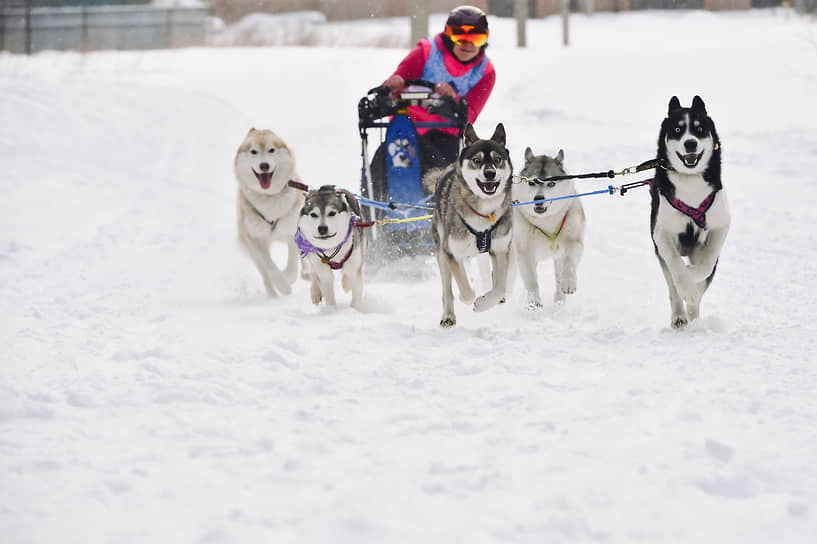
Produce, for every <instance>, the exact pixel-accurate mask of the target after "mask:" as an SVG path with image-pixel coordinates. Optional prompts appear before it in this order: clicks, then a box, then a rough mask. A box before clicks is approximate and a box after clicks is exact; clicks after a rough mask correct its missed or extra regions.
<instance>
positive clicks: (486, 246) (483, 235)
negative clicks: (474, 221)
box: [457, 206, 505, 253]
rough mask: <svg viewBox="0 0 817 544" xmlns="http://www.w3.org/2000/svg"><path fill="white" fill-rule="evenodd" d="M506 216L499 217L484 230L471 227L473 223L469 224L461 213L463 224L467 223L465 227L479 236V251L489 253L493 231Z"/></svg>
mask: <svg viewBox="0 0 817 544" xmlns="http://www.w3.org/2000/svg"><path fill="white" fill-rule="evenodd" d="M469 208H470V206H469ZM457 215H459V214H457ZM480 215H481V214H480ZM504 217H505V216H504V215H503V216H502V217H500V218H499V219H497V220H496V222H495V223H494V224H493V225H491V227H490V228H489V229H488V230H483V231H478V230H474V229H473V228H472V227H471V225H469V224H468V223H467V222H466V221H465V219H463V218H462V216H461V215H460V220H461V221H462V224H463V225H465V228H466V229H468V232H470V233H471V234H473V235H474V236H476V238H477V251H479V252H480V253H488V252H489V251H491V233H493V232H494V230H496V228H497V227H498V226H499V224H500V223H501V222H502V219H503V218H504Z"/></svg>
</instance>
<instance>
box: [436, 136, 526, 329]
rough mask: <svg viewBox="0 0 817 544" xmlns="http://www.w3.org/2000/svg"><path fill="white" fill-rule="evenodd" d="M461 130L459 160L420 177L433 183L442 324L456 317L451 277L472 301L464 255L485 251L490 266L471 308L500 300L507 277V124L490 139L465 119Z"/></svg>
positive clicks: (509, 168)
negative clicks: (487, 283)
mask: <svg viewBox="0 0 817 544" xmlns="http://www.w3.org/2000/svg"><path fill="white" fill-rule="evenodd" d="M464 135H465V147H464V148H463V149H462V151H461V152H460V156H459V159H458V160H457V162H455V163H453V164H451V165H450V166H448V167H446V168H445V169H442V170H432V171H431V172H429V173H428V174H427V175H426V179H425V180H424V184H425V185H426V187H428V188H431V187H435V189H434V199H435V202H436V206H435V208H434V214H433V216H432V219H431V233H432V237H433V238H434V245H435V247H436V252H437V263H438V264H439V267H440V279H441V280H442V290H443V296H442V298H443V313H442V318H441V319H440V326H441V327H451V326H452V325H454V324H456V322H457V318H456V316H455V315H454V293H453V290H452V281H451V280H452V277H453V279H455V280H456V281H457V287H458V288H459V295H460V300H462V301H463V302H465V303H470V302H471V301H472V300H474V296H475V294H474V290H473V289H472V288H471V284H470V282H469V281H468V276H467V274H466V270H465V267H464V264H465V262H464V261H465V259H466V258H467V257H473V256H477V255H479V254H480V253H488V254H489V255H490V256H491V263H492V268H493V271H492V280H493V281H492V286H491V290H490V291H488V292H487V293H485V294H484V295H482V296H480V297H477V298H476V300H474V311H477V312H482V311H485V310H487V309H489V308H492V307H493V306H495V305H496V304H497V303H499V302H502V301H504V298H505V290H506V287H507V279H508V264H509V263H508V258H509V250H510V246H511V191H510V185H511V179H512V175H513V166H512V165H511V159H510V156H509V154H508V150H507V149H506V148H505V128H504V127H503V126H502V124H501V123H500V124H499V125H497V127H496V130H495V131H494V134H493V136H491V139H490V140H480V139H479V138H478V137H477V134H476V132H474V127H472V126H471V125H470V124H468V125H466V127H465V132H464Z"/></svg>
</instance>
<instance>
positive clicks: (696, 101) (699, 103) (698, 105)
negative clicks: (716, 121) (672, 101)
mask: <svg viewBox="0 0 817 544" xmlns="http://www.w3.org/2000/svg"><path fill="white" fill-rule="evenodd" d="M692 109H693V110H697V111H699V112H701V113H704V114H705V113H706V106H705V105H704V101H703V99H702V98H701V97H700V96H698V95H697V94H696V95H695V98H693V99H692Z"/></svg>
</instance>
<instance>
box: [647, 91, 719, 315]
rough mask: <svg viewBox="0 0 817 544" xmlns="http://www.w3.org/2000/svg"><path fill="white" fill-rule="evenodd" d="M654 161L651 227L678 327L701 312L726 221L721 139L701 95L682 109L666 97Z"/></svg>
mask: <svg viewBox="0 0 817 544" xmlns="http://www.w3.org/2000/svg"><path fill="white" fill-rule="evenodd" d="M658 160H659V161H660V162H661V164H662V165H663V166H664V168H658V169H657V170H656V175H655V179H654V180H653V182H652V185H651V191H650V192H651V216H650V228H651V232H652V240H653V243H654V245H655V254H656V256H657V257H658V262H659V263H660V264H661V270H662V271H663V272H664V278H665V279H666V280H667V287H668V288H669V298H670V306H671V309H672V316H671V318H670V325H671V326H672V327H673V328H680V327H683V326H684V325H686V324H687V322H688V321H690V320H693V319H696V318H697V317H698V315H699V313H700V304H701V298H702V297H703V294H704V292H705V291H706V289H707V288H708V287H709V284H710V283H711V282H712V279H713V278H714V276H715V268H716V266H717V264H718V259H719V257H720V253H721V249H722V248H723V243H724V240H725V239H726V234H727V232H728V231H729V223H730V215H729V203H728V202H727V200H726V192H725V191H724V189H723V184H722V183H721V150H720V139H719V138H718V134H717V132H716V131H715V124H714V122H713V121H712V119H711V118H710V117H709V115H708V114H707V112H706V106H705V105H704V101H703V100H701V97H699V96H696V97H695V98H693V100H692V107H691V108H682V107H681V103H680V101H679V100H678V97H677V96H673V97H672V99H670V101H669V111H668V113H667V117H666V119H664V121H663V123H661V131H660V134H659V137H658Z"/></svg>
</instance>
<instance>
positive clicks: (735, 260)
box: [0, 10, 817, 544]
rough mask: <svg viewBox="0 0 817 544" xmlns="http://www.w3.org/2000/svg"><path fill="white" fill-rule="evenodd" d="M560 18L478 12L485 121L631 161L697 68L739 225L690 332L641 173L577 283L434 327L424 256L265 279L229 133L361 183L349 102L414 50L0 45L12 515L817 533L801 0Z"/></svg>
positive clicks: (357, 531)
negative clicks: (677, 325) (520, 41)
mask: <svg viewBox="0 0 817 544" xmlns="http://www.w3.org/2000/svg"><path fill="white" fill-rule="evenodd" d="M441 17H442V16H435V17H434V18H433V19H432V27H433V28H436V27H437V26H439V24H440V21H441V20H442V19H441ZM404 24H405V27H404V28H403V29H402V30H401V32H404V33H405V36H406V37H407V36H408V22H407V21H405V22H404ZM560 24H561V22H560V20H559V19H558V18H555V17H554V18H548V19H545V20H537V21H531V22H530V26H529V27H528V37H529V47H528V48H526V49H517V48H515V47H514V39H515V27H514V23H513V21H512V20H511V19H496V18H492V19H491V27H492V45H491V47H490V49H489V51H490V55H491V57H492V58H493V60H494V63H495V65H496V68H497V73H498V81H497V86H496V88H495V90H494V94H493V96H492V97H491V100H490V101H489V103H488V106H487V107H486V109H485V110H484V112H483V115H482V116H481V118H480V119H479V121H478V123H477V127H476V128H477V131H478V133H480V134H490V132H491V131H492V130H493V128H494V126H495V124H496V123H497V122H500V121H502V122H503V123H504V124H505V127H506V129H507V133H508V142H509V147H510V149H511V151H512V153H513V158H514V160H515V161H516V164H517V165H521V163H522V153H523V150H524V148H525V147H526V146H531V147H533V149H534V150H535V151H536V152H537V153H545V152H546V153H549V154H553V153H555V152H556V151H557V150H558V149H559V148H563V149H564V150H565V155H566V164H567V166H568V167H569V168H570V170H571V171H573V172H583V171H598V170H607V169H609V168H614V169H617V170H618V169H621V168H624V167H626V166H631V165H634V164H637V163H639V162H641V161H643V160H646V159H649V158H651V157H652V156H653V154H654V152H655V146H656V138H657V134H658V127H659V124H660V122H661V120H662V118H663V116H664V114H665V112H666V107H667V102H668V100H669V98H670V97H671V96H672V95H673V94H677V95H678V96H679V97H680V98H681V101H682V103H684V104H689V103H690V101H691V99H692V97H693V96H694V95H695V94H700V95H701V96H702V97H703V98H704V99H705V100H706V103H707V106H708V108H709V111H710V113H711V115H712V116H713V118H714V119H715V121H716V123H717V126H718V129H719V133H720V136H721V139H722V141H723V157H724V176H725V186H726V188H727V191H728V194H729V199H730V203H731V208H732V215H733V223H732V229H731V231H730V234H729V237H728V239H727V242H726V246H725V249H724V252H723V254H722V257H721V261H720V264H719V266H718V274H717V277H716V279H715V282H714V283H713V285H712V287H711V289H710V290H709V292H708V293H707V294H706V296H705V298H704V303H703V306H702V319H701V320H699V321H698V322H695V323H693V324H692V325H691V326H689V327H688V328H687V329H686V330H682V331H673V330H671V329H669V304H668V301H667V295H666V287H665V285H664V280H663V278H662V275H661V272H660V270H659V267H658V264H657V262H656V260H655V257H654V256H653V250H652V243H651V241H650V237H649V232H648V230H649V228H648V227H649V204H648V202H649V198H648V195H647V192H646V190H643V189H640V190H634V191H633V192H631V193H629V194H628V195H626V196H624V197H621V196H618V195H616V196H605V195H601V196H592V197H588V198H586V199H585V201H584V205H585V210H586V212H587V216H588V231H587V238H586V250H585V254H584V259H583V261H582V262H581V264H580V266H579V290H578V292H577V293H576V294H575V295H573V296H571V297H569V298H568V301H567V303H566V304H565V305H564V306H563V307H558V308H557V307H551V306H547V307H546V308H545V309H544V310H543V311H541V312H535V313H531V312H528V311H526V310H525V309H524V307H523V306H524V295H523V293H522V292H521V285H520V282H519V281H518V280H517V281H516V282H515V288H514V291H513V293H512V294H511V295H510V296H509V300H508V303H507V304H505V305H504V306H502V307H499V308H496V309H494V310H492V311H490V312H488V313H484V314H474V313H472V312H471V311H469V308H468V307H466V306H465V305H463V304H460V303H458V306H457V312H458V314H457V315H458V323H457V325H456V327H454V328H453V329H451V330H441V329H440V327H439V325H438V322H439V316H440V311H441V307H440V286H439V279H438V274H437V271H436V268H435V264H434V262H433V260H432V259H431V258H429V259H428V260H427V261H425V262H420V263H417V264H416V265H415V266H414V267H402V266H394V267H393V268H392V269H391V270H389V271H388V272H387V273H384V272H383V271H381V272H379V273H375V272H374V271H372V273H371V274H370V275H369V280H368V282H367V294H368V303H367V306H368V312H366V313H363V314H361V313H358V312H356V311H354V310H352V309H351V308H350V307H349V297H348V295H346V294H342V295H340V299H339V307H338V308H337V309H336V310H334V311H330V310H327V309H325V308H323V307H314V306H313V305H312V304H311V303H310V302H309V291H308V285H307V284H306V283H305V282H303V281H299V282H298V283H297V284H296V286H295V288H294V293H293V294H292V295H291V296H289V297H286V298H282V299H279V300H269V299H267V298H266V297H265V295H264V292H263V287H262V284H261V281H260V278H259V276H258V274H257V273H256V271H255V270H254V268H253V267H252V265H251V264H250V262H249V259H247V258H246V256H244V255H243V254H242V253H241V252H240V251H239V250H238V249H237V245H236V242H235V226H234V223H235V219H234V214H235V185H234V181H233V179H232V173H231V168H232V159H233V154H234V152H235V149H236V148H237V146H238V144H239V142H240V141H241V139H242V138H243V136H244V134H245V133H246V131H247V130H248V129H249V128H250V127H251V126H255V127H257V128H272V129H274V130H275V131H276V132H278V133H279V134H280V135H281V136H282V137H283V138H284V139H286V140H287V142H288V143H289V144H290V145H291V147H292V148H293V149H294V150H295V152H296V154H297V157H298V162H299V170H300V172H301V174H302V176H303V177H304V179H305V181H306V182H307V183H309V184H310V185H313V186H317V185H320V184H325V183H335V184H337V185H340V186H343V187H347V188H350V189H354V190H356V189H357V187H358V183H359V182H358V180H359V170H360V147H359V138H358V134H357V118H356V115H357V114H356V104H357V101H358V99H359V98H360V97H361V96H362V95H363V93H364V92H365V91H366V89H368V88H370V87H372V86H374V85H376V84H378V83H379V82H380V81H382V80H383V79H384V78H385V77H386V76H387V75H389V73H390V72H391V70H392V69H393V68H394V67H395V66H396V65H397V63H398V62H399V61H400V59H401V58H402V56H403V55H404V54H405V51H406V50H405V49H383V48H375V47H373V46H371V47H369V46H360V47H355V48H344V47H335V46H332V45H331V44H329V45H325V46H321V47H311V48H310V47H270V48H201V49H188V50H176V51H149V52H97V53H92V54H86V55H81V54H77V53H53V52H52V53H42V54H38V55H35V56H32V57H28V58H27V57H24V56H12V55H8V54H5V53H4V54H0V91H1V92H2V100H0V118H1V119H2V125H0V126H1V127H2V128H0V172H2V174H0V315H2V326H1V327H0V346H1V347H0V354H2V355H1V357H2V361H1V362H0V535H2V537H0V540H2V542H4V543H6V542H8V543H10V544H11V543H14V544H25V543H48V544H52V543H56V542H59V543H82V544H87V543H103V542H104V543H108V542H110V543H140V544H141V543H146V542H150V543H172V544H177V543H202V544H203V543H208V544H210V543H242V544H244V543H248V542H274V543H284V542H297V543H318V542H321V543H323V542H344V543H354V544H359V543H366V542H371V543H384V542H388V543H412V544H413V543H418V542H435V543H436V542H439V543H446V544H449V543H453V542H463V543H466V542H467V543H469V544H472V543H478V542H503V541H507V542H548V543H561V542H565V543H568V542H569V543H576V542H591V541H593V542H596V541H598V542H615V543H618V542H644V543H650V544H653V543H679V542H681V543H693V542H694V543H700V542H707V543H718V544H722V543H741V544H744V543H764V544H765V543H769V542H775V543H781V542H785V543H806V542H813V541H814V538H815V535H817V464H815V460H817V356H815V353H817V341H816V340H815V337H817V327H815V325H814V318H815V314H816V313H817V295H816V294H815V293H817V281H816V280H815V278H816V277H817V272H816V271H815V270H816V269H815V263H817V234H815V225H817V211H815V210H816V209H817V208H816V207H815V204H814V197H813V195H814V191H815V190H817V178H815V174H814V172H815V171H817V107H815V99H814V97H815V96H817V46H816V45H815V44H817V25H815V24H814V23H813V22H810V20H809V19H807V18H799V17H795V16H793V15H789V14H788V13H787V12H784V11H780V10H764V11H751V12H723V13H705V12H641V13H626V14H596V15H593V16H591V17H585V16H573V17H572V18H571V25H572V26H571V38H572V44H571V46H570V47H569V48H563V47H562V46H561V34H560ZM348 28H349V30H348V31H349V32H354V33H358V34H367V35H371V36H372V40H373V41H372V45H375V44H376V40H377V39H378V33H381V34H392V33H393V32H395V25H394V22H393V21H369V22H367V23H366V24H365V25H362V24H360V23H355V24H350V26H349V27H348ZM635 179H637V178H633V179H624V180H622V181H633V180H635ZM617 182H619V180H617ZM601 186H604V184H603V183H596V182H583V183H582V184H581V185H580V187H581V188H582V189H586V190H594V189H597V188H599V187H601ZM281 256H282V254H281V252H280V250H278V249H276V257H281ZM540 276H541V280H542V283H543V285H544V286H545V293H546V296H549V293H550V292H551V290H552V282H553V278H552V269H551V267H550V266H549V265H545V266H543V267H542V268H541V269H540Z"/></svg>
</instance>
